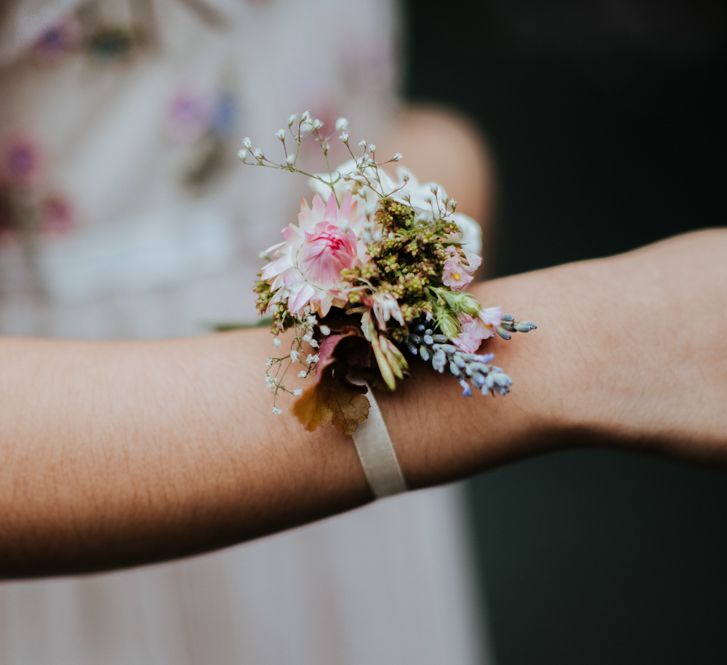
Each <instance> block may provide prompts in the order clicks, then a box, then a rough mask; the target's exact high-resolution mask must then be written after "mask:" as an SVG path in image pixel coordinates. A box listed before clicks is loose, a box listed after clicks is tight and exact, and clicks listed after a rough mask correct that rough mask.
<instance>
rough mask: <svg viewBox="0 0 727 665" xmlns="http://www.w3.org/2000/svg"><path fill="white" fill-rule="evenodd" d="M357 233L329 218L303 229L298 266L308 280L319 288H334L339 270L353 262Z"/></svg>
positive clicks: (348, 266)
mask: <svg viewBox="0 0 727 665" xmlns="http://www.w3.org/2000/svg"><path fill="white" fill-rule="evenodd" d="M356 256H357V254H356V234H355V233H354V232H353V231H352V230H351V229H350V228H349V229H343V228H341V227H340V226H337V225H336V224H331V223H330V222H328V221H323V222H318V224H316V225H315V227H313V231H306V232H305V241H304V243H303V246H302V247H301V251H300V267H301V270H302V271H303V273H304V274H305V275H306V276H307V277H308V279H309V280H311V281H312V282H315V283H316V284H317V285H319V286H322V287H335V286H336V285H337V284H338V283H339V282H340V281H341V272H342V271H343V270H345V269H346V268H350V267H351V266H352V265H353V264H354V263H355V262H356Z"/></svg>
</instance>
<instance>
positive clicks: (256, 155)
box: [252, 148, 265, 159]
mask: <svg viewBox="0 0 727 665" xmlns="http://www.w3.org/2000/svg"><path fill="white" fill-rule="evenodd" d="M252 155H253V157H254V158H255V159H262V158H263V157H265V155H264V154H263V151H262V150H260V148H255V150H253V151H252Z"/></svg>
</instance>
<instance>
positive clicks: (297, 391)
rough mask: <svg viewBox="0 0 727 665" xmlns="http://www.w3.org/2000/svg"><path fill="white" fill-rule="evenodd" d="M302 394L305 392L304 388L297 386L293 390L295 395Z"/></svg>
mask: <svg viewBox="0 0 727 665" xmlns="http://www.w3.org/2000/svg"><path fill="white" fill-rule="evenodd" d="M302 394H303V389H302V388H296V389H295V390H294V391H293V395H295V396H296V397H300V396H301V395H302Z"/></svg>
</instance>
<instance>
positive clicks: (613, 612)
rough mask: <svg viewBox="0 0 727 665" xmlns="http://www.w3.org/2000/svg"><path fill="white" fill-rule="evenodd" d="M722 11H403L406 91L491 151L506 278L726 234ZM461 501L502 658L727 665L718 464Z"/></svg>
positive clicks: (643, 466)
mask: <svg viewBox="0 0 727 665" xmlns="http://www.w3.org/2000/svg"><path fill="white" fill-rule="evenodd" d="M724 5H725V3H707V2H686V1H683V2H673V1H668V0H666V1H664V2H659V3H656V2H645V1H644V0H641V1H638V2H628V1H623V2H621V1H618V0H609V1H596V2H575V0H573V1H571V2H562V1H561V2H526V1H523V0H499V1H488V2H464V3H440V2H422V1H414V0H410V1H409V2H408V3H407V5H406V8H407V12H406V14H407V16H406V19H407V20H406V22H405V25H406V26H407V34H406V35H405V38H406V40H407V42H408V61H409V71H408V78H407V89H408V92H409V95H410V97H411V98H413V99H418V100H434V101H441V102H445V103H447V104H450V105H454V106H457V107H459V108H460V109H462V110H463V111H465V112H467V113H468V114H469V115H470V116H471V117H472V118H474V120H475V121H476V122H477V123H478V124H479V126H480V127H481V128H482V130H483V131H484V132H485V133H486V135H487V137H488V139H489V142H490V144H491V147H492V149H493V151H494V154H495V157H496V162H497V172H498V178H499V181H500V188H499V212H498V223H497V231H496V241H497V251H496V255H495V257H494V261H495V262H494V265H492V266H491V269H493V270H494V273H495V274H500V275H501V274H509V273H513V272H519V271H522V270H530V269H533V268H539V267H543V266H548V265H553V264H557V263H561V262H564V261H571V260H577V259H582V258H591V257H595V256H602V255H607V254H612V253H615V252H620V251H624V250H628V249H630V248H633V247H636V246H638V245H641V244H644V243H647V242H651V241H654V240H657V239H660V238H663V237H666V236H669V235H672V234H675V233H678V232H682V231H687V230H690V229H696V228H700V227H705V226H716V225H724V224H725V221H726V218H725V196H726V193H725V187H724V168H723V164H724V154H725V130H724V124H725V117H727V113H725V111H726V109H725V103H724V100H723V99H722V98H721V93H722V88H723V83H722V78H724V73H725V32H724V28H723V26H724V24H725V19H726V18H727V16H726V15H725V10H724ZM725 261H727V257H725ZM725 288H727V285H725ZM725 315H726V316H727V313H725ZM678 319H679V313H674V318H673V319H671V320H665V321H664V325H668V326H671V325H675V324H676V325H678ZM648 334H649V331H648V330H641V329H639V328H638V326H637V325H634V327H633V328H632V329H628V330H624V341H623V343H624V344H628V339H629V337H631V336H635V335H648ZM567 353H568V347H567V344H564V345H563V354H564V361H566V362H567ZM613 353H614V356H613V362H614V363H618V362H619V354H618V348H614V351H613ZM685 389H691V390H699V386H691V387H685ZM725 407H726V408H727V405H725ZM469 493H470V497H471V512H472V519H473V522H474V524H475V527H476V536H477V538H476V541H477V548H478V549H477V553H478V562H479V570H480V573H481V575H480V577H481V579H480V581H481V585H482V592H483V594H484V597H485V599H486V603H487V607H488V614H489V616H490V621H491V628H492V636H493V640H494V648H495V653H496V656H497V660H498V663H499V664H500V665H515V664H517V665H526V664H528V663H538V664H542V663H557V664H558V665H568V664H570V663H573V664H574V665H575V664H578V665H582V664H583V663H609V664H612V663H619V664H621V665H623V664H628V663H639V664H642V663H660V664H662V665H667V664H670V663H675V664H676V663H679V664H680V665H681V664H684V663H721V662H727V612H726V608H727V537H726V536H725V525H726V524H727V518H726V516H725V514H726V513H727V474H726V473H725V472H722V471H716V470H708V469H702V468H696V467H689V466H686V465H681V464H678V463H675V462H670V461H666V460H659V459H652V458H646V457H641V456H637V455H626V454H618V453H614V452H606V451H598V450H591V451H578V452H575V451H574V452H563V453H557V454H553V455H549V456H545V457H541V458H538V459H532V460H528V461H525V462H519V463H517V464H513V465H510V466H508V467H506V468H502V469H499V470H496V471H493V472H490V473H488V474H486V475H484V476H481V477H479V478H477V479H476V480H474V481H472V482H471V483H470V485H469Z"/></svg>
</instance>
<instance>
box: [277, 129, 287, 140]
mask: <svg viewBox="0 0 727 665" xmlns="http://www.w3.org/2000/svg"><path fill="white" fill-rule="evenodd" d="M275 136H276V137H277V139H278V141H285V130H284V129H279V130H278V131H277V132H275Z"/></svg>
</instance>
